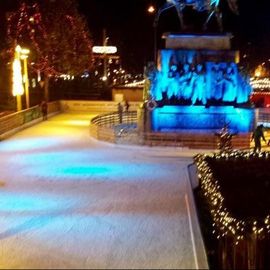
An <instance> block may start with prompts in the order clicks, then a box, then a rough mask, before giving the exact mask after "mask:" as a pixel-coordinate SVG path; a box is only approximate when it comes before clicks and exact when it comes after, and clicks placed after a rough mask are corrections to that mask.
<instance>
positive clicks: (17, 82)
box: [12, 45, 24, 111]
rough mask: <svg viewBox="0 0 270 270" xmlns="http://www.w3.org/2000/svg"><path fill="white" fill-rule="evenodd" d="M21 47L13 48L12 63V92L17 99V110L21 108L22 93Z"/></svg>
mask: <svg viewBox="0 0 270 270" xmlns="http://www.w3.org/2000/svg"><path fill="white" fill-rule="evenodd" d="M20 53H21V47H20V46H19V45H18V46H17V47H16V48H15V54H14V60H13V64H12V71H13V74H12V94H13V96H16V99H17V111H21V110H22V98H21V97H22V95H23V92H24V89H23V79H22V67H21V60H20Z"/></svg>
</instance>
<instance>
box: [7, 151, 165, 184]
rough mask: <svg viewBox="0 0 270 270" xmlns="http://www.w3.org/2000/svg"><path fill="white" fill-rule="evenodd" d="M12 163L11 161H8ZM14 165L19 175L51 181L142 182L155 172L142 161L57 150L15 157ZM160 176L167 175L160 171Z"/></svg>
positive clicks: (105, 153)
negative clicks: (97, 180)
mask: <svg viewBox="0 0 270 270" xmlns="http://www.w3.org/2000/svg"><path fill="white" fill-rule="evenodd" d="M10 162H14V158H13V157H12V158H11V159H10ZM15 162H16V164H17V166H19V167H23V168H24V170H23V171H22V172H21V173H22V174H23V175H26V176H34V177H40V178H44V179H46V178H50V179H53V180H72V179H80V180H89V181H90V180H91V179H100V180H103V181H104V180H110V181H123V180H127V179H140V178H142V179H144V178H143V176H146V175H150V176H151V172H152V171H155V170H157V169H158V168H157V166H156V165H155V164H152V163H147V162H145V163H144V164H138V163H137V162H136V161H134V162H129V161H125V160H118V159H117V158H115V159H114V160H111V159H110V157H108V153H107V152H102V151H101V152H100V153H98V152H96V151H91V150H89V151H81V152H80V151H59V152H44V153H28V154H24V156H23V157H20V156H18V157H16V160H15ZM160 174H161V175H163V174H164V176H166V172H165V171H163V170H161V172H160Z"/></svg>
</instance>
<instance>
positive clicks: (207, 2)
mask: <svg viewBox="0 0 270 270" xmlns="http://www.w3.org/2000/svg"><path fill="white" fill-rule="evenodd" d="M226 1H227V3H228V5H229V8H230V10H231V11H232V12H233V13H235V14H238V5H237V0H226ZM219 4H220V0H166V3H165V4H164V5H163V6H162V7H161V8H160V9H159V10H158V12H157V14H156V17H155V22H154V26H157V24H158V20H159V17H160V15H161V13H163V12H164V11H165V10H168V9H171V8H175V9H176V12H177V15H178V18H179V21H180V24H181V26H182V28H183V29H186V25H185V22H184V17H183V11H184V9H185V8H186V7H191V8H192V9H194V10H196V11H198V12H204V11H206V12H207V18H206V20H205V22H204V24H203V29H204V30H206V29H207V24H208V23H209V21H210V19H211V18H212V17H213V16H215V17H216V20H217V23H218V27H219V31H220V32H222V31H223V24H222V12H221V11H220V8H219Z"/></svg>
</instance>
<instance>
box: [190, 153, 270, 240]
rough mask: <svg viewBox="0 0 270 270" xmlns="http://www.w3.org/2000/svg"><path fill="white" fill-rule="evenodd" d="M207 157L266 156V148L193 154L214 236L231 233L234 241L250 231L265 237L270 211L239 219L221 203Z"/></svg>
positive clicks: (268, 225) (215, 180) (267, 233)
mask: <svg viewBox="0 0 270 270" xmlns="http://www.w3.org/2000/svg"><path fill="white" fill-rule="evenodd" d="M207 158H211V159H214V160H220V159H225V160H227V159H229V160H243V159H244V160H248V159H250V158H257V159H262V158H265V159H268V158H269V154H268V153H267V152H263V153H254V152H243V151H232V152H229V153H218V154H213V155H197V156H195V157H194V160H195V163H196V165H197V168H198V178H199V181H200V183H201V188H202V192H203V194H204V196H205V197H206V199H207V201H208V203H209V206H210V213H211V216H212V219H213V224H212V226H213V231H212V233H213V234H214V235H216V237H217V239H220V238H223V237H225V236H232V237H233V239H234V244H235V245H237V244H239V241H241V240H244V239H246V238H247V237H249V236H250V234H254V235H260V237H261V238H266V237H267V236H268V237H269V233H270V213H269V214H268V215H267V216H266V217H264V218H261V219H258V220H253V221H250V220H248V219H247V220H241V219H238V218H236V217H234V216H233V214H232V213H231V212H230V211H229V210H228V209H227V208H226V207H225V206H224V200H225V199H224V197H223V195H222V193H221V189H220V186H219V185H218V183H219V181H218V179H215V177H214V174H213V171H212V169H211V168H210V166H209V163H208V162H207Z"/></svg>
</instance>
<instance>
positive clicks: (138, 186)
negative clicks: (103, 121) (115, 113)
mask: <svg viewBox="0 0 270 270" xmlns="http://www.w3.org/2000/svg"><path fill="white" fill-rule="evenodd" d="M91 117H93V115H90V114H61V115H58V116H56V117H53V118H51V119H49V120H48V121H45V122H42V123H40V124H38V125H36V126H34V127H31V128H28V129H26V130H24V131H22V132H20V133H18V134H16V135H15V136H13V137H11V138H10V139H8V140H5V141H1V142H0V162H1V167H0V268H189V269H190V268H195V267H196V260H195V258H196V256H195V254H194V251H193V247H192V241H191V233H190V229H189V219H188V214H187V208H186V204H185V198H184V197H185V189H186V182H185V173H186V171H185V170H186V166H187V165H188V164H189V163H191V158H190V157H191V156H193V154H194V153H193V152H190V151H186V152H184V151H182V150H181V149H179V150H177V149H172V148H149V147H146V148H143V147H123V146H120V147H119V146H116V145H111V144H107V143H102V142H97V141H96V140H94V139H91V138H90V136H89V131H88V129H89V128H88V127H89V120H90V118H91Z"/></svg>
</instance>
